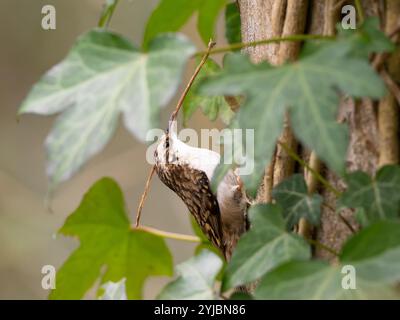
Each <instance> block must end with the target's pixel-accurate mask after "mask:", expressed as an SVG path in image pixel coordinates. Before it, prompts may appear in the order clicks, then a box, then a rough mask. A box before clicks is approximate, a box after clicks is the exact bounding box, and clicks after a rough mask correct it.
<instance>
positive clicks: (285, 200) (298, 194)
mask: <svg viewBox="0 0 400 320" xmlns="http://www.w3.org/2000/svg"><path fill="white" fill-rule="evenodd" d="M272 195H273V197H274V198H275V200H276V201H277V203H278V204H280V205H281V206H282V208H283V215H284V217H285V219H286V221H287V226H288V229H289V230H291V229H292V228H293V226H294V225H296V224H297V223H298V222H299V220H300V218H305V219H306V220H307V221H308V222H309V223H311V224H313V225H318V224H319V219H320V214H321V203H322V197H321V196H320V195H319V194H313V195H311V196H310V195H308V190H307V185H306V182H305V181H304V178H303V176H302V175H301V174H295V175H292V176H291V177H290V178H288V179H286V180H284V181H282V182H281V183H280V184H278V185H277V186H276V187H275V188H274V189H273V190H272Z"/></svg>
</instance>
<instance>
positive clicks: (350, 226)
mask: <svg viewBox="0 0 400 320" xmlns="http://www.w3.org/2000/svg"><path fill="white" fill-rule="evenodd" d="M322 205H323V206H324V207H326V208H328V209H329V210H331V211H332V212H333V213H336V210H335V209H334V208H332V206H330V205H329V204H327V203H325V202H323V203H322ZM337 215H338V216H339V218H340V220H341V221H342V222H343V223H344V224H345V225H346V226H347V228H348V229H349V230H350V231H351V233H353V234H355V233H356V230H354V228H353V226H352V225H351V223H350V222H349V221H348V220H347V219H346V218H345V217H344V216H343V215H342V214H341V213H340V212H338V213H337Z"/></svg>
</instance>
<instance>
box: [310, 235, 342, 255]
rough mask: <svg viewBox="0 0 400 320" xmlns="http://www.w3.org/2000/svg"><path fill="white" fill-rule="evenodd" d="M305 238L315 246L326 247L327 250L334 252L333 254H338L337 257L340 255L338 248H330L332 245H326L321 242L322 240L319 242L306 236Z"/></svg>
mask: <svg viewBox="0 0 400 320" xmlns="http://www.w3.org/2000/svg"><path fill="white" fill-rule="evenodd" d="M304 239H305V240H306V241H307V242H308V243H310V244H312V245H313V246H315V247H318V248H321V249H324V250H325V251H328V252H329V253H332V254H333V255H334V256H336V257H338V256H339V253H338V252H337V251H336V250H334V249H332V248H330V247H328V246H326V245H324V244H323V243H321V242H319V241H317V240H314V239H309V238H304Z"/></svg>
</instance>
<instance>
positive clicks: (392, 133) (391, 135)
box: [239, 0, 400, 260]
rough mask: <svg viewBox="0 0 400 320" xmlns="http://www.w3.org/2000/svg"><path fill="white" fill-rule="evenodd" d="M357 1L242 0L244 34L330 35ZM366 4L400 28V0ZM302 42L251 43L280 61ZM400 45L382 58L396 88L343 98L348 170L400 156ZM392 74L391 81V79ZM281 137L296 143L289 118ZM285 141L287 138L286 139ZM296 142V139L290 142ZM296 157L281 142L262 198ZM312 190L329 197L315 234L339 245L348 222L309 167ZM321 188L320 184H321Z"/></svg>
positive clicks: (336, 181) (330, 176) (262, 56)
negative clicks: (380, 95) (376, 98)
mask: <svg viewBox="0 0 400 320" xmlns="http://www.w3.org/2000/svg"><path fill="white" fill-rule="evenodd" d="M351 3H352V1H344V0H342V1H336V0H313V1H310V2H309V3H308V2H307V1H290V0H287V1H286V0H280V1H278V0H276V1H273V0H240V1H239V5H240V12H241V21H242V39H243V41H244V42H248V41H255V40H262V39H267V38H269V37H273V36H279V35H288V34H295V33H303V29H304V27H306V32H307V33H312V34H325V35H330V34H334V32H335V25H336V23H337V22H338V21H339V18H340V9H341V7H342V5H345V4H351ZM362 6H363V9H364V13H365V16H371V15H375V16H379V17H380V18H381V24H382V26H383V27H384V30H385V32H386V33H387V34H390V32H393V30H394V29H395V28H398V23H399V22H398V17H399V16H400V1H398V0H386V1H381V0H363V1H362ZM298 46H299V43H294V42H285V43H281V44H273V45H265V46H258V47H253V48H248V49H246V51H247V52H248V53H249V54H250V57H251V59H252V60H253V62H255V63H258V62H260V61H263V60H268V61H269V62H270V63H272V64H280V63H283V62H284V61H286V60H293V59H295V58H296V56H297V53H298V50H299V47H298ZM399 55H400V54H399V51H397V52H396V53H394V54H392V55H391V56H390V57H389V58H388V59H387V57H384V59H385V61H384V62H383V63H382V70H383V71H382V72H383V73H384V74H385V76H386V78H387V81H386V82H387V83H388V82H390V81H391V83H392V88H391V90H389V92H388V94H387V96H386V97H385V98H384V99H382V100H381V101H380V102H373V101H371V100H369V99H362V100H354V99H349V98H342V99H341V101H340V105H339V107H338V118H337V119H338V121H339V122H342V123H346V124H347V125H348V127H349V146H348V153H347V158H346V160H347V164H346V166H347V170H348V171H355V170H363V171H366V172H368V173H369V174H375V172H376V170H377V168H378V167H379V166H382V165H384V164H388V163H398V161H399V127H398V126H399V114H398V113H399V109H398V108H399V105H398V95H399V94H397V95H396V93H395V92H394V89H396V90H397V92H398V83H399V81H400V58H399ZM389 80H390V81H389ZM280 139H283V141H285V142H288V144H289V145H290V146H291V148H292V149H296V142H295V140H294V139H293V135H292V134H291V132H290V126H289V121H288V118H287V119H286V126H285V131H284V132H283V134H282V136H281V138H280ZM281 141H282V140H281ZM291 143H293V144H291ZM302 157H303V158H305V159H306V160H307V161H308V162H309V165H310V166H312V167H313V168H314V169H317V170H320V169H321V170H322V174H323V175H325V177H326V179H327V180H328V181H329V183H330V184H332V185H333V186H334V187H335V188H337V189H338V190H344V189H345V184H344V182H343V180H342V179H340V178H339V177H337V176H336V175H335V174H334V173H332V172H331V171H329V170H328V169H326V168H325V167H323V166H322V165H321V163H320V161H319V160H318V158H317V157H316V155H315V154H314V153H312V152H311V153H310V151H307V150H304V149H303V150H302ZM293 168H294V166H293V161H292V159H290V158H288V157H287V155H286V154H285V153H284V152H282V150H281V149H280V148H279V147H278V148H277V150H276V154H275V157H274V159H273V161H272V163H271V165H270V166H269V167H268V168H266V170H265V178H264V181H263V184H262V186H261V187H260V190H259V196H258V200H259V201H262V202H264V201H271V196H270V191H271V188H272V187H273V186H274V185H276V184H277V183H278V182H279V181H281V180H282V179H283V178H284V177H287V176H288V175H290V174H291V173H292V172H293ZM304 174H305V178H306V181H307V185H308V188H309V192H314V191H315V190H317V191H319V192H320V193H321V194H322V196H323V197H324V206H323V207H322V217H321V220H322V222H321V226H320V227H319V228H318V229H317V230H316V234H315V235H314V236H315V237H316V239H317V240H318V241H320V242H322V243H324V244H325V245H327V246H329V247H331V248H333V249H335V250H337V251H339V250H340V248H341V246H342V245H343V243H344V241H345V240H346V239H347V238H348V237H349V236H350V235H351V231H350V230H349V228H348V227H347V226H346V225H345V224H344V223H343V221H342V220H341V219H340V217H339V216H338V214H337V213H336V212H334V211H332V208H336V200H337V199H336V195H334V194H333V193H332V192H330V191H329V190H324V189H322V188H321V187H320V186H318V184H317V181H316V180H315V178H313V177H312V175H310V174H309V173H308V172H307V171H305V172H304ZM318 188H319V190H318ZM341 214H342V215H343V216H344V217H345V218H346V219H347V220H349V221H350V223H351V225H352V226H353V228H355V229H357V227H358V226H357V224H356V222H355V220H354V217H353V214H354V213H353V212H352V211H351V210H343V212H341ZM299 228H300V232H301V233H302V234H303V235H311V233H310V231H311V230H310V228H309V226H308V225H307V224H306V223H305V222H304V221H303V222H301V223H300V226H299ZM315 255H316V256H318V257H320V258H323V259H327V260H332V259H333V258H334V257H333V256H332V255H331V254H329V253H328V252H326V251H324V250H321V249H316V251H315Z"/></svg>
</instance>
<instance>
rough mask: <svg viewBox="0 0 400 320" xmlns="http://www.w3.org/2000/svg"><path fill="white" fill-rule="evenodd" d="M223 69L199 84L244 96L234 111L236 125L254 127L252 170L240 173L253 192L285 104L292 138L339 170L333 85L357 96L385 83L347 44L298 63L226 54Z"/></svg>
mask: <svg viewBox="0 0 400 320" xmlns="http://www.w3.org/2000/svg"><path fill="white" fill-rule="evenodd" d="M225 60H226V62H225V66H224V70H223V71H222V72H221V73H220V74H218V75H216V76H213V77H209V78H207V79H205V80H204V81H203V82H202V83H201V84H200V88H199V89H200V92H201V93H204V94H209V95H221V94H222V95H245V96H246V101H245V102H244V105H243V106H242V107H241V108H240V110H239V113H238V121H239V125H240V127H241V128H243V129H254V131H255V153H254V161H255V170H254V172H253V174H251V175H249V176H247V177H244V178H243V180H244V183H245V185H246V189H247V190H248V191H249V193H250V194H252V195H254V194H255V193H256V190H257V188H258V185H259V183H260V181H261V178H262V175H263V172H264V171H263V170H262V169H261V170H257V169H258V168H265V166H266V165H267V164H268V163H269V161H270V159H271V157H272V154H273V151H274V147H275V143H276V140H277V138H278V136H279V134H280V133H281V131H282V127H283V115H284V111H285V108H287V109H288V110H289V112H290V116H291V117H290V118H291V124H292V127H293V129H294V132H295V135H296V137H297V138H298V139H299V140H300V141H301V142H302V143H303V144H304V145H305V146H307V147H308V148H310V149H312V150H315V151H316V153H317V154H318V156H319V157H320V158H321V159H322V160H324V161H325V162H326V163H327V164H328V166H329V167H330V168H331V169H332V170H334V171H336V172H338V173H342V172H343V171H344V168H345V154H346V149H347V143H348V137H347V128H346V127H345V126H344V125H340V124H338V123H337V122H336V119H335V117H336V111H337V105H338V102H339V97H338V95H337V92H336V89H340V90H341V91H343V92H344V93H346V94H348V95H351V96H355V97H363V96H368V97H373V98H378V97H381V96H382V95H383V94H384V93H385V87H384V84H383V82H382V81H381V79H380V78H379V77H378V75H377V74H376V73H375V72H374V71H373V69H372V68H371V67H370V66H369V64H368V60H367V59H365V58H363V57H352V56H350V55H349V52H348V48H347V46H344V45H340V42H338V43H330V44H325V45H322V46H320V47H319V48H318V49H317V50H315V51H314V52H313V53H310V54H308V55H306V56H303V57H302V58H301V59H300V60H299V61H296V62H294V63H292V64H286V65H283V66H279V67H273V66H271V65H269V64H268V63H261V64H258V65H253V64H251V62H250V60H249V58H248V57H247V56H245V55H242V54H231V55H227V58H226V59H225Z"/></svg>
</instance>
